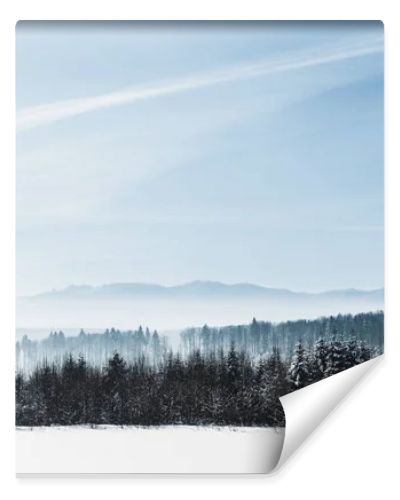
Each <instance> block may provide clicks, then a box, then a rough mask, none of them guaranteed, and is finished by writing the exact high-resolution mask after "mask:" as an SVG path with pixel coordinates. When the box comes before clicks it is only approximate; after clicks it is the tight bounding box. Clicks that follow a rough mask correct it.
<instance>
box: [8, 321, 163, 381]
mask: <svg viewBox="0 0 400 500" xmlns="http://www.w3.org/2000/svg"><path fill="white" fill-rule="evenodd" d="M114 352H118V353H120V355H121V356H123V357H124V359H125V360H126V361H127V362H128V363H131V362H135V361H137V360H139V359H140V358H141V357H142V356H145V357H146V359H147V360H148V361H149V362H151V363H153V364H157V363H158V362H159V361H161V360H162V359H163V357H164V356H165V353H166V352H167V340H166V337H165V336H162V335H159V334H158V333H157V331H153V332H150V330H149V329H148V328H146V329H145V330H144V329H143V328H142V327H141V326H140V327H139V328H138V329H137V330H135V331H132V330H129V331H120V330H116V329H114V328H111V329H107V330H105V332H104V333H86V332H85V331H84V330H81V331H80V333H79V335H77V336H73V337H67V336H65V335H64V333H63V332H62V331H59V332H51V333H50V335H49V336H48V337H47V338H45V339H42V340H31V339H29V338H28V336H27V335H24V337H23V338H22V340H21V341H19V342H17V343H16V366H17V371H24V372H25V373H30V372H32V371H33V370H34V369H35V368H36V367H37V366H38V365H39V364H42V363H44V362H47V363H48V364H52V363H55V364H57V365H61V364H62V362H63V360H64V358H65V356H66V355H69V354H71V355H72V356H73V357H76V358H77V357H79V356H83V357H84V359H85V361H86V362H87V363H88V364H90V365H93V366H103V365H104V364H105V363H107V360H108V359H109V358H110V357H111V356H112V355H113V353H114Z"/></svg>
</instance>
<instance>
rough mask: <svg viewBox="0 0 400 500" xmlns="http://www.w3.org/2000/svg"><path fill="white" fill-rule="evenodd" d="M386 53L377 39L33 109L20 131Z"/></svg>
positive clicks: (23, 116) (23, 114)
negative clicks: (202, 90) (93, 113)
mask: <svg viewBox="0 0 400 500" xmlns="http://www.w3.org/2000/svg"><path fill="white" fill-rule="evenodd" d="M382 50H383V42H382V40H381V39H373V40H370V41H369V42H367V43H365V42H364V43H363V44H362V45H361V44H351V45H341V46H336V47H330V48H325V49H324V50H317V51H313V52H310V51H308V52H306V53H305V52H303V53H298V54H294V55H293V54H292V55H291V56H290V57H288V56H286V57H281V58H280V59H279V60H276V59H274V60H263V61H258V62H255V63H252V64H248V65H241V66H236V67H230V68H225V69H223V70H220V71H213V72H208V73H203V74H197V75H192V76H188V77H182V78H180V79H176V80H169V81H162V82H157V83H150V84H148V85H141V86H134V87H129V88H124V89H120V90H118V91H114V92H110V93H107V94H102V95H97V96H89V97H83V98H75V99H68V100H63V101H58V102H54V103H50V104H41V105H36V106H31V107H27V108H24V109H21V110H19V111H18V112H17V131H21V130H27V129H31V128H34V127H38V126H40V125H45V124H48V123H51V122H55V121H59V120H64V119H67V118H71V117H73V116H77V115H81V114H84V113H89V112H91V111H96V110H99V109H104V108H110V107H113V106H121V105H123V104H130V103H134V102H136V101H141V100H145V99H151V98H156V97H163V96H168V95H172V94H178V93H180V92H186V91H191V90H196V89H201V88H205V87H211V86H214V85H218V84H223V83H229V82H234V81H238V80H243V79H249V78H255V77H258V76H264V75H274V74H278V73H282V72H290V71H296V70H301V69H305V68H310V67H313V66H319V65H323V64H329V63H334V62H337V61H343V60H347V59H354V58H358V57H362V56H366V55H370V54H374V53H377V52H381V51H382Z"/></svg>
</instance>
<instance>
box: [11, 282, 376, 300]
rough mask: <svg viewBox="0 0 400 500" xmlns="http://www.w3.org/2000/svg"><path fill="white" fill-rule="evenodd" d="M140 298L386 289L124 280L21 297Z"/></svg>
mask: <svg viewBox="0 0 400 500" xmlns="http://www.w3.org/2000/svg"><path fill="white" fill-rule="evenodd" d="M103 296H104V297H115V298H117V297H130V296H132V297H138V296H143V297H146V298H150V297H157V298H162V297H164V298H168V297H174V298H175V297H195V296H203V297H204V296H249V297H250V296H258V297H269V298H273V297H274V298H282V297H286V298H302V297H303V298H318V297H320V298H323V297H325V298H339V297H340V298H346V297H347V298H357V297H358V298H362V297H364V298H368V297H371V298H378V297H379V298H382V299H383V296H384V288H375V289H370V290H362V289H356V288H345V289H333V290H326V291H322V292H303V291H292V290H289V289H286V288H274V287H266V286H263V285H258V284H254V283H246V282H243V283H233V284H227V283H223V282H219V281H206V280H205V281H203V280H195V281H191V282H188V283H183V284H179V285H170V286H167V285H160V284H156V283H141V282H124V283H108V284H104V285H97V286H93V285H69V286H67V287H65V288H62V289H59V290H51V291H46V292H43V293H39V294H35V295H29V296H21V297H18V298H19V299H26V300H29V299H50V298H84V297H85V298H97V297H103Z"/></svg>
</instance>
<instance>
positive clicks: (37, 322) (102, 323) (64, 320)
mask: <svg viewBox="0 0 400 500" xmlns="http://www.w3.org/2000/svg"><path fill="white" fill-rule="evenodd" d="M16 306H17V326H18V327H19V328H30V329H31V328H42V329H46V328H47V329H49V328H52V329H54V328H88V327H90V328H94V327H95V328H106V327H111V326H114V327H118V328H128V329H129V328H136V327H137V326H138V325H146V326H149V327H151V328H153V329H154V328H156V329H158V330H162V331H166V330H175V331H178V330H179V329H183V328H186V327H188V326H191V325H192V326H193V325H194V326H196V325H197V326H199V325H204V323H207V324H209V325H214V326H215V325H229V324H241V323H248V322H250V321H251V319H252V318H253V317H256V318H257V319H262V320H268V321H286V320H289V319H290V320H297V319H300V318H316V317H320V316H327V315H336V314H339V313H342V314H347V313H357V312H366V311H376V310H380V309H383V289H378V290H368V291H365V290H355V289H347V290H331V291H327V292H323V293H305V292H293V291H290V290H285V289H280V288H268V287H264V286H260V285H254V284H251V283H238V284H234V285H228V284H225V283H219V282H215V281H193V282H191V283H186V284H183V285H176V286H162V285H152V284H145V283H113V284H109V285H102V286H88V285H83V286H75V285H72V286H68V287H67V288H64V289H62V290H54V291H50V292H46V293H42V294H39V295H34V296H31V297H21V298H19V299H18V300H17V304H16Z"/></svg>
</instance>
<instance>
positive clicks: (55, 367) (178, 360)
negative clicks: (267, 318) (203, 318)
mask: <svg viewBox="0 0 400 500" xmlns="http://www.w3.org/2000/svg"><path fill="white" fill-rule="evenodd" d="M375 354H376V350H375V349H374V348H371V347H370V346H368V345H367V344H366V343H365V342H364V341H360V340H358V339H357V338H356V337H352V338H350V339H349V340H344V339H343V337H341V336H339V335H336V336H334V337H331V338H330V339H329V340H328V341H326V340H324V339H323V338H320V339H319V340H318V341H316V342H315V344H314V345H313V346H312V349H307V348H306V347H305V346H304V345H303V344H302V343H301V342H299V343H298V344H297V345H296V347H295V349H294V353H293V356H292V358H291V359H290V360H284V359H283V358H282V357H281V355H280V351H279V349H277V348H274V349H273V350H272V353H271V354H270V355H268V356H266V357H263V358H261V359H259V360H258V361H257V362H255V361H254V360H252V359H251V357H250V356H249V354H248V353H246V352H245V351H243V350H237V348H236V347H235V344H234V343H232V344H231V346H230V348H229V350H228V352H227V353H224V351H223V350H222V349H221V350H220V351H219V353H218V354H217V355H215V354H214V353H210V354H207V355H205V354H202V353H201V352H200V351H199V350H197V351H195V352H193V353H191V354H189V355H188V356H187V358H182V357H181V356H180V355H179V354H173V353H172V352H170V353H169V354H168V355H167V356H165V357H164V359H163V361H162V362H161V363H160V364H159V365H158V366H155V365H154V364H152V363H149V362H148V361H146V358H145V357H144V356H142V357H141V358H140V359H138V360H136V361H134V362H131V363H126V361H125V360H124V359H123V357H122V356H121V355H120V354H119V353H115V354H114V355H113V356H112V357H111V358H110V359H109V360H108V362H107V364H106V365H105V366H104V367H103V368H99V367H96V366H90V365H88V363H87V362H86V360H85V359H84V357H83V356H79V357H78V358H77V359H75V358H74V357H73V356H72V355H70V356H68V357H67V358H66V359H64V361H63V363H62V364H61V365H60V364H56V363H54V362H53V363H52V364H48V363H47V362H44V363H43V364H42V365H40V366H38V367H36V369H35V370H34V371H33V372H32V373H31V374H30V375H28V376H27V375H24V374H23V373H21V372H20V373H17V375H16V424H17V425H19V426H43V425H45V426H48V425H78V424H90V425H98V424H114V425H145V426H150V425H168V424H169V425H171V424H175V425H177V424H186V425H222V426H223V425H235V426H271V427H281V426H283V425H284V413H283V409H282V406H281V404H280V401H279V399H278V398H279V397H280V396H282V395H284V394H286V393H288V392H290V391H293V390H296V389H300V388H302V387H304V386H306V385H308V384H310V383H313V382H316V381H318V380H321V379H322V378H325V377H328V376H330V375H333V374H335V373H338V372H340V371H342V370H344V369H346V368H350V367H351V366H354V365H356V364H359V363H362V362H364V361H367V360H368V359H370V358H371V357H372V356H374V355H375Z"/></svg>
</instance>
